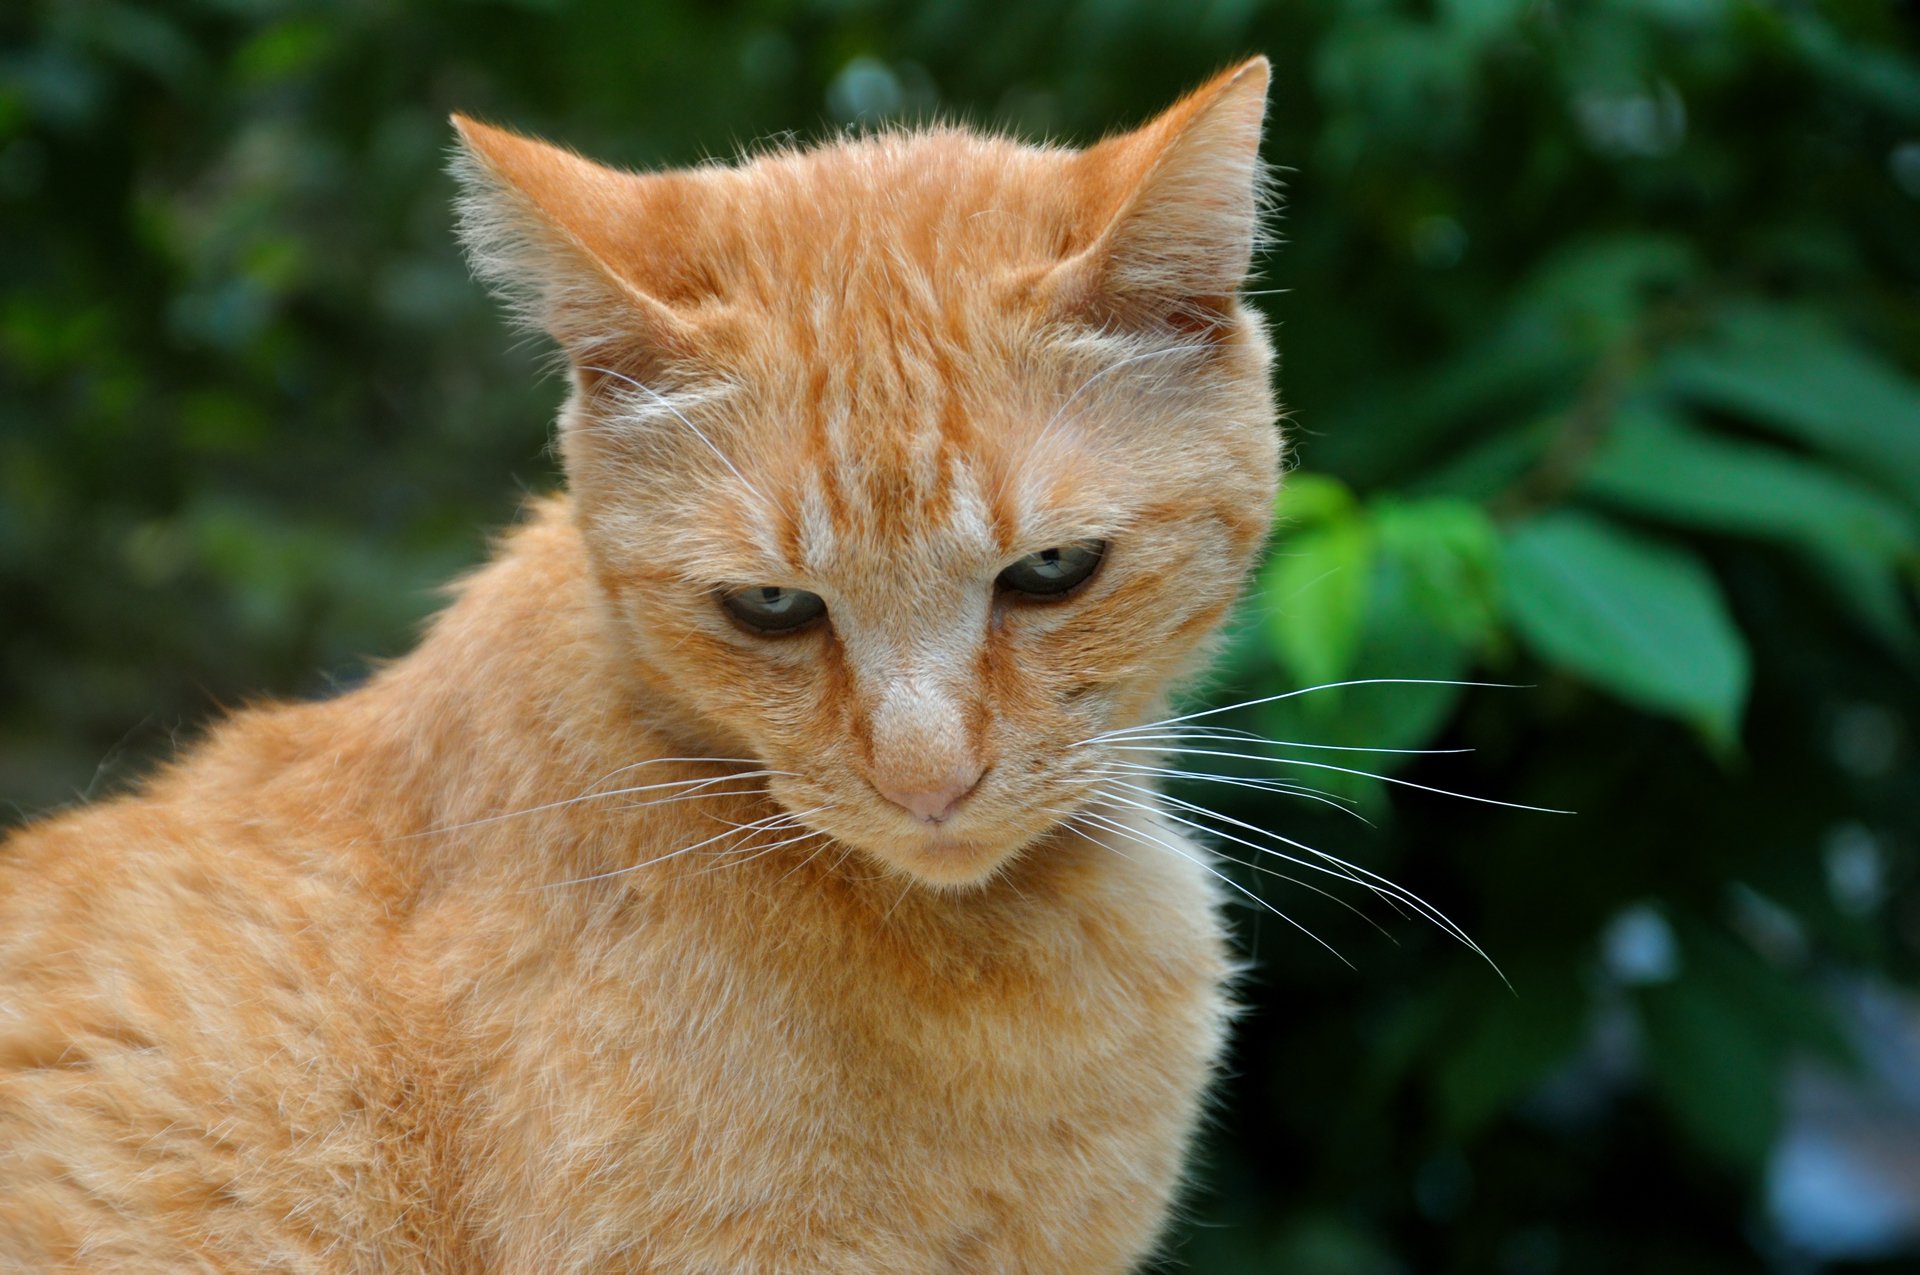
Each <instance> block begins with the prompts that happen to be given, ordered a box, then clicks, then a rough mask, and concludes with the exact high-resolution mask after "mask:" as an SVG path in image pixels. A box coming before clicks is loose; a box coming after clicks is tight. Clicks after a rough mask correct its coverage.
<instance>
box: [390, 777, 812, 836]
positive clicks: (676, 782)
mask: <svg viewBox="0 0 1920 1275" xmlns="http://www.w3.org/2000/svg"><path fill="white" fill-rule="evenodd" d="M615 773H618V772H615ZM787 773H788V772H787V771H783V770H749V771H744V772H742V771H736V772H734V773H732V774H726V775H708V776H705V777H703V778H698V779H670V780H666V781H663V782H661V783H657V784H639V785H636V786H633V787H628V788H609V789H606V790H605V791H603V792H584V793H581V794H580V795H579V796H577V797H568V798H567V799H566V800H564V801H549V802H545V803H543V804H541V805H538V806H527V807H526V808H524V809H521V810H509V811H507V812H506V813H505V814H498V815H486V816H484V817H482V818H479V819H469V820H467V821H466V822H465V823H455V824H448V825H446V826H445V827H441V828H427V829H424V830H422V831H420V832H409V833H405V834H403V835H402V836H399V837H396V838H394V840H396V841H410V840H412V839H413V838H415V837H433V836H441V835H443V834H445V833H449V832H464V831H466V830H467V829H469V828H480V827H485V826H486V825H487V824H492V823H500V822H502V821H504V820H507V819H521V818H525V817H526V816H527V815H537V814H540V813H541V812H542V811H547V810H563V809H565V808H566V807H568V806H574V805H578V804H579V803H581V802H583V801H599V800H601V799H603V798H606V797H628V796H632V795H633V794H634V793H640V792H657V791H659V790H660V789H662V788H690V789H694V790H698V789H700V788H704V787H711V786H712V785H715V784H724V783H733V782H736V781H739V780H742V779H762V778H766V777H768V776H772V775H784V774H787ZM601 782H604V781H601ZM765 791H766V790H765V789H764V788H752V789H745V790H742V791H740V792H715V793H697V795H699V796H712V797H727V796H740V795H743V794H756V793H762V792H765ZM690 795H696V794H690ZM661 800H662V801H667V800H674V799H673V798H663V799H661ZM657 804H660V803H659V802H652V801H639V802H633V803H631V804H629V805H626V806H622V807H620V808H621V809H623V810H639V809H642V808H644V807H647V806H651V805H657Z"/></svg>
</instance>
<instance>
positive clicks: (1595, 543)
mask: <svg viewBox="0 0 1920 1275" xmlns="http://www.w3.org/2000/svg"><path fill="white" fill-rule="evenodd" d="M1504 572H1505V577H1506V581H1505V584H1506V588H1505V593H1504V603H1505V609H1506V613H1507V615H1508V617H1509V618H1510V619H1511V620H1512V621H1513V624H1514V627H1515V628H1516V629H1517V630H1518V631H1519V633H1520V635H1521V637H1522V638H1524V639H1525V640H1526V642H1527V644H1528V645H1529V646H1531V647H1532V648H1533V649H1534V651H1535V652H1536V653H1537V654H1539V655H1540V656H1541V657H1542V658H1543V659H1545V660H1547V661H1548V662H1550V663H1553V664H1557V665H1560V666H1562V667H1564V668H1566V669H1569V670H1571V671H1572V672H1575V673H1578V674H1581V675H1583V676H1585V677H1587V678H1589V679H1591V680H1592V681H1594V682H1596V683H1598V684H1599V685H1601V686H1603V687H1605V688H1606V689H1607V690H1609V691H1612V692H1613V693H1615V694H1617V695H1619V696H1620V697H1621V698H1622V699H1625V700H1628V701H1629V702H1631V703H1634V704H1638V705H1640V706H1641V707H1643V708H1647V709H1651V710H1653V711H1655V712H1662V713H1671V714H1673V715H1675V716H1677V717H1680V718H1682V719H1684V720H1686V721H1688V722H1691V723H1693V724H1694V725H1696V726H1698V727H1699V728H1700V729H1701V730H1703V731H1705V732H1706V734H1707V735H1708V736H1709V737H1710V738H1711V739H1713V740H1714V741H1715V742H1716V743H1719V744H1722V745H1726V744H1730V743H1731V741H1732V740H1733V738H1734V736H1735V734H1736V732H1737V730H1738V726H1739V720H1740V713H1741V709H1742V706H1743V705H1744V703H1745V700H1746V694H1747V683H1748V661H1747V650H1746V646H1745V644H1744V643H1743V642H1742V641H1741V638H1740V634H1739V632H1738V630H1737V629H1736V628H1735V627H1734V624H1733V620H1732V618H1731V617H1730V616H1729V615H1728V614H1727V609H1726V605H1725V603H1724V602H1723V601H1722V600H1721V596H1720V590H1719V588H1718V586H1717V585H1716V584H1715V583H1714V580H1713V577H1712V575H1711V574H1709V573H1708V571H1707V569H1706V568H1705V567H1703V566H1702V565H1701V564H1700V562H1699V561H1698V560H1697V559H1695V558H1694V557H1693V556H1691V555H1690V554H1688V553H1687V552H1686V551H1684V550H1682V549H1680V548H1679V547H1677V546H1675V545H1672V544H1669V543H1665V542H1661V541H1656V540H1649V539H1645V538H1643V537H1640V536H1636V535H1632V534H1629V533H1628V532H1626V531H1623V530H1621V529H1620V528H1618V527H1616V526H1614V525H1613V524H1611V523H1608V522H1606V521H1604V520H1602V519H1599V518H1595V517H1592V516H1591V515H1588V514H1583V513H1578V512H1575V511H1572V510H1561V511H1558V512H1555V513H1549V514H1546V515H1543V516H1542V517H1539V518H1536V519H1534V520H1533V521H1531V522H1528V523H1525V524H1523V525H1522V526H1520V527H1518V528H1516V529H1515V530H1514V531H1513V532H1512V533H1511V535H1510V536H1509V538H1508V540H1507V545H1506V552H1505V564H1504Z"/></svg>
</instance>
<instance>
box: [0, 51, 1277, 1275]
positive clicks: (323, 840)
mask: <svg viewBox="0 0 1920 1275" xmlns="http://www.w3.org/2000/svg"><path fill="white" fill-rule="evenodd" d="M1266 82H1267V66H1266V63H1265V62H1264V61H1263V60H1260V59H1255V60H1254V61H1251V62H1248V63H1247V64H1245V65H1243V66H1241V67H1238V68H1236V69H1234V70H1232V71H1230V72H1228V73H1227V74H1224V75H1222V76H1220V77H1219V78H1218V79H1216V80H1214V81H1213V82H1212V83H1210V84H1208V85H1207V86H1205V87H1204V88H1202V89H1200V90H1199V91H1198V92H1197V93H1195V94H1193V95H1192V96H1190V97H1188V98H1187V99H1185V100H1184V101H1182V102H1181V103H1179V104H1178V105H1176V106H1175V107H1174V108H1173V109H1172V110H1170V111H1168V112H1167V113H1166V114H1164V115H1162V116H1161V117H1160V118H1158V119H1156V120H1154V121H1153V122H1152V123H1150V124H1149V125H1147V126H1146V127H1144V128H1142V129H1140V130H1139V131H1137V132H1134V133H1130V134H1126V135H1124V136H1119V137H1115V138H1112V139H1110V140H1108V141H1105V142H1103V143H1101V144H1099V145H1097V146H1094V147H1092V148H1091V149H1088V150H1085V151H1073V150H1067V149H1061V148H1042V147H1033V146H1026V145H1021V144H1018V143H1015V142H1012V141H1009V140H1006V139H1004V138H994V137H984V136H979V135H976V134H974V133H970V132H966V131H963V130H959V129H952V128H940V129H933V130H928V131H921V132H910V133H882V134H879V135H875V136H870V137H862V138H857V139H849V140H843V141H837V142H833V143H830V144H827V145H823V146H820V147H818V148H816V149H811V150H782V151H775V152H773V153H768V154H763V155H760V156H758V157H757V158H754V159H752V160H751V161H748V162H743V163H741V164H740V165H738V166H734V167H727V166H720V165H711V166H707V167H703V168H698V169H694V170H689V171H683V172H668V173H658V174H647V175H638V174H632V173H622V172H616V171H613V170H610V169H606V168H602V167H598V166H596V165H594V164H592V163H589V162H588V161H586V160H584V159H581V158H579V157H578V156H576V155H573V154H572V153H570V152H567V151H564V150H559V149H556V148H554V147H551V146H547V145H544V144H542V143H539V142H535V141H530V140H527V139H525V138H521V137H516V136H513V135H511V134H508V133H504V132H500V131H498V130H495V129H492V128H489V127H486V126H484V125H481V124H477V123H474V122H472V121H469V120H456V121H455V122H456V124H457V125H458V128H459V131H460V136H461V138H462V140H463V142H464V151H463V154H462V156H461V158H460V159H459V160H458V163H457V169H458V174H459V177H460V179H461V181H462V183H463V184H464V188H465V195H464V201H463V203H462V212H463V215H464V223H465V233H466V237H467V242H468V244H469V247H470V249H471V252H472V254H473V259H474V261H475V263H476V268H477V269H478V271H479V272H480V273H481V275H482V276H483V277H484V278H486V279H487V280H488V281H489V282H491V283H493V284H494V285H496V286H497V287H498V288H500V289H501V290H502V291H504V292H505V293H507V294H508V295H509V296H510V297H511V298H512V299H513V300H514V302H515V304H516V305H517V306H518V307H520V309H521V310H522V311H523V313H524V314H525V315H526V316H527V317H528V318H529V319H530V320H532V321H534V322H536V323H538V324H540V325H542V326H543V327H544V328H545V329H546V330H547V331H549V332H550V333H552V335H553V336H554V337H555V338H556V339H557V340H558V341H559V342H560V344H561V346H562V348H563V349H564V351H565V353H566V355H567V357H568V359H569V360H570V363H571V368H572V390H573V392H572V396H571V397H570V399H569V400H568V402H567V405H566V407H565V409H564V411H563V413H562V416H561V421H560V438H561V442H562V446H563V449H564V455H565V461H566V469H567V474H568V480H569V483H568V485H569V494H568V495H566V496H564V497H554V498H551V499H549V500H546V501H544V502H542V503H541V504H540V505H539V506H538V507H537V508H536V509H535V511H534V512H533V514H532V515H531V516H530V518H529V519H528V521H527V525H525V526H523V527H521V528H519V529H518V530H516V531H514V532H513V533H512V534H510V535H509V536H508V537H507V538H506V539H505V540H504V542H503V543H502V545H501V547H500V551H499V553H498V554H497V556H496V558H495V560H494V561H493V562H492V563H490V564H489V565H487V566H486V567H484V568H482V569H481V570H479V571H478V572H476V573H475V574H474V575H473V576H472V577H471V578H470V579H468V580H467V581H466V582H465V583H464V584H463V585H462V586H461V588H460V590H459V594H458V598H457V600H456V601H455V602H454V603H453V605H452V606H451V607H449V608H448V610H447V611H446V612H445V613H444V614H443V615H441V616H440V617H439V619H438V620H437V621H435V623H434V624H433V626H432V629H431V631H430V633H429V634H428V635H427V637H426V639H425V641H424V642H423V643H422V644H421V646H420V648H419V650H417V651H416V652H414V653H413V654H412V655H410V656H408V657H407V658H406V659H404V660H401V661H400V662H399V663H397V664H395V665H393V666H391V667H389V668H387V669H385V670H384V671H383V672H381V673H380V674H379V675H378V676H377V677H375V678H374V679H373V680H372V681H371V682H370V683H369V684H367V685H366V686H365V687H363V688H362V689H360V690H358V691H355V692H354V693H352V694H350V695H347V696H344V697H342V698H339V699H335V700H332V701H329V702H325V703H318V704H299V705H282V706H274V707H266V708H256V709H250V710H247V711H245V712H242V713H239V714H237V715H236V716H234V717H233V718H232V719H231V720H230V721H227V722H226V723H224V724H223V725H221V726H219V727H218V728H217V729H215V730H214V731H213V733H212V735H211V737H210V738H209V739H208V740H207V741H206V742H205V743H203V744H201V745H200V746H198V747H196V748H195V749H193V750H192V751H190V752H189V753H188V754H187V755H186V756H185V757H184V758H183V759H182V760H180V761H179V762H178V763H176V764H175V765H173V766H171V767H170V768H168V769H167V770H166V771H165V772H163V773H162V774H160V775H159V776H157V777H156V778H155V779H153V780H152V781H151V782H150V783H149V784H148V785H147V786H146V788H145V790H144V791H143V792H142V793H141V794H139V795H138V796H136V797H132V798H128V799H124V800H119V801H113V802H109V803H106V804H104V805H100V806H96V807H93V808H91V809H86V810H81V811H78V812H75V813H71V814H66V815H63V816H61V817H59V818H56V819H52V820H49V821H47V822H44V823H42V824H39V825H38V826H34V827H30V828H28V829H26V830H24V831H22V832H20V833H19V834H17V835H16V836H14V837H13V838H12V839H11V840H10V841H8V842H7V843H6V845H5V846H4V848H3V849H0V1268H4V1269H6V1270H9V1271H13V1270H42V1269H46V1270H52V1269H63V1270H65V1269H78V1270H90V1271H143V1272H144V1271H161V1270H181V1269H185V1270H236V1271H237V1270H249V1271H251V1270H279V1271H373V1270H386V1271H448V1272H451V1271H483V1270H484V1271H529V1272H532V1271H575V1270H579V1271H585V1270H630V1271H650V1272H735V1271H742V1272H808V1273H817V1272H890V1273H899V1272H922V1271H927V1272H931V1271H942V1272H987V1271H1034V1272H1078V1271H1121V1270H1125V1269H1128V1268H1130V1267H1132V1266H1134V1265H1135V1264H1137V1263H1138V1262H1139V1261H1140V1260H1142V1258H1143V1256H1144V1255H1146V1254H1148V1253H1149V1252H1150V1251H1151V1249H1152V1247H1153V1245H1154V1243H1155V1240H1156V1238H1157V1236H1158V1235H1159V1233H1160V1231H1161V1228H1162V1226H1163V1223H1164V1221H1165V1218H1166V1214H1167V1210H1168V1205H1169V1200H1170V1197H1171V1196H1172V1195H1173V1193H1174V1192H1175V1190H1176V1187H1177V1184H1178V1182H1179V1178H1180V1173H1181V1167H1182V1158H1183V1156H1184V1155H1185V1154H1186V1151H1187V1147H1188V1143H1189V1140H1190V1138H1191V1136H1192V1134H1193V1131H1194V1127H1195V1124H1196V1121H1197V1119H1198V1117H1199V1112H1200V1109H1201V1105H1202V1101H1203V1095H1204V1092H1205V1089H1206V1087H1207V1084H1208V1079H1209V1073H1210V1071H1211V1069H1212V1067H1213V1065H1214V1062H1215V1060H1216V1058H1217V1057H1218V1055H1219V1052H1220V1049H1221V1044H1222V1038H1223V1034H1224V1032H1225V1025H1226V1020H1227V1017H1228V1013H1229V1008H1228V1002H1227V999H1226V995H1225V993H1224V991H1223V983H1224V981H1225V980H1226V978H1227V977H1228V975H1229V972H1230V967H1231V964H1230V957H1229V953H1228V949H1227V945H1226V943H1225V940H1224V937H1223V932H1222V927H1221V923H1220V920H1219V918H1218V916H1217V915H1216V909H1217V900H1216V897H1215V890H1214V886H1215V882H1214V881H1213V879H1212V878H1211V877H1210V876H1209V874H1208V871H1207V869H1206V868H1205V866H1204V865H1203V863H1202V862H1201V860H1200V854H1199V852H1198V851H1197V850H1196V849H1194V848H1192V847H1191V846H1190V845H1189V844H1188V843H1186V842H1184V841H1183V840H1182V839H1181V837H1180V834H1179V833H1178V832H1177V831H1176V830H1175V829H1174V828H1173V827H1172V826H1168V825H1167V824H1166V823H1165V822H1164V821H1162V820H1160V819H1159V818H1158V817H1157V816H1156V814H1155V813H1154V812H1153V811H1152V810H1151V809H1150V808H1149V807H1147V806H1145V805H1140V806H1137V807H1132V808H1125V807H1107V808H1104V813H1101V814H1099V815H1098V816H1097V817H1094V816H1090V815H1083V813H1082V812H1084V811H1087V810H1089V809H1090V803H1093V802H1095V801H1096V800H1097V799H1096V798H1095V797H1094V796H1093V794H1092V789H1093V788H1094V787H1095V786H1096V784H1097V782H1098V780H1099V777H1100V775H1101V773H1102V770H1101V768H1102V765H1103V764H1105V763H1111V762H1112V761H1113V760H1114V759H1113V757H1112V756H1111V755H1108V754H1106V753H1105V748H1104V745H1103V744H1102V743H1101V742H1099V741H1097V740H1092V737H1094V736H1096V735H1099V734H1100V733H1101V732H1103V731H1107V730H1110V729H1113V728H1117V727H1125V726H1131V725H1135V724H1138V723H1140V722H1143V721H1146V720H1148V719H1149V718H1151V717H1153V716H1156V715H1157V714H1158V713H1159V712H1161V711H1162V707H1161V706H1162V705H1163V704H1164V695H1165V693H1166V688H1167V687H1168V685H1169V682H1170V680H1172V679H1173V678H1175V677H1176V676H1177V675H1179V674H1180V673H1182V672H1184V671H1189V670H1191V669H1192V668H1193V667H1194V666H1195V665H1196V663H1197V653H1198V652H1199V651H1200V650H1201V648H1202V647H1203V645H1204V642H1205V639H1206V638H1207V636H1208V635H1209V633H1210V632H1211V631H1212V630H1213V629H1214V628H1215V627H1216V625H1217V624H1218V623H1219V621H1220V619H1221V617H1222V616H1223V615H1224V613H1225V612H1226V610H1227V608H1228V606H1229V604H1230V602H1231V601H1232V599H1233V597H1234V595H1235V593H1236V592H1237V590H1238V588H1239V584H1240V580H1241V577H1242V575H1243V573H1244V572H1245V571H1246V569H1247V568H1248V566H1249V564H1250V563H1251V562H1252V561H1253V559H1254V557H1255V555H1256V553H1257V551H1258V549H1259V547H1260V544H1261V541H1262V538H1263V536H1264V535H1265V532H1266V528H1267V522H1268V515H1269V511H1270V509H1271V507H1272V504H1273V496H1274V490H1275V483H1276V470H1277V462H1278V454H1279V440H1278V437H1277V435H1276V431H1275V426H1274V421H1275V412H1274V405H1273V402H1272V398H1271V394H1270V391H1269V388H1268V365H1269V361H1270V355H1269V346H1268V343H1267V339H1266V336H1265V334H1264V332H1263V330H1262V327H1261V324H1260V321H1259V319H1258V318H1257V317H1256V316H1255V314H1254V313H1253V312H1252V311H1251V310H1250V309H1248V308H1247V307H1245V306H1244V305H1243V304H1242V303H1241V301H1240V300H1239V299H1238V296H1237V290H1238V288H1239V286H1240V284H1241V282H1242V280H1243V277H1244V276H1245V274H1246V272H1247V269H1248V264H1249V259H1250V256H1251V253H1252V250H1253V244H1254V238H1255V232H1256V196H1257V185H1258V158H1257V151H1258V144H1259V132H1260V119H1261V114H1262V110H1263V103H1264V95H1265V88H1266ZM1090 741H1091V742H1090ZM1108 773H1111V772H1108ZM1160 846H1164V847H1165V852H1162V851H1160V850H1159V849H1158V848H1157V847H1160Z"/></svg>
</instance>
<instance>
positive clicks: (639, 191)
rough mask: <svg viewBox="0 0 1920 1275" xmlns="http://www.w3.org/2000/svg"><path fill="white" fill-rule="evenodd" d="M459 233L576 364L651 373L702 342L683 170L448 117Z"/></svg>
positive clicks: (499, 289)
mask: <svg viewBox="0 0 1920 1275" xmlns="http://www.w3.org/2000/svg"><path fill="white" fill-rule="evenodd" d="M453 126H454V128H455V129H456V130H457V131H458V132H459V135H460V150H459V151H458V152H457V153H456V154H455V156H454V159H453V165H452V168H453V174H454V176H455V178H456V179H457V180H458V181H459V183H460V188H461V193H460V202H459V213H460V237H461V241H462V242H463V243H464V244H465V245H466V249H467V256H468V259H469V260H470V261H471V262H472V265H473V270H474V273H475V274H476V275H477V276H479V278H480V279H481V280H482V281H483V282H485V283H486V284H487V285H488V286H489V287H490V288H492V289H493V290H494V292H495V293H497V294H498V295H500V296H502V297H503V298H505V299H506V300H507V302H508V304H509V305H511V306H512V307H513V309H514V311H515V313H516V315H517V316H518V317H519V318H521V319H522V320H523V321H525V322H527V323H529V324H531V325H533V326H536V327H540V328H544V329H545V330H546V331H547V332H549V333H551V334H552V335H553V337H554V339H555V340H557V341H559V342H560V344H561V346H562V347H564V348H565V350H566V351H567V354H568V357H569V358H571V359H572V360H573V362H574V365H575V366H576V367H579V368H581V369H583V371H584V370H588V369H592V368H609V369H612V370H614V371H616V372H619V373H621V374H623V375H632V376H637V377H640V378H641V379H643V380H644V379H651V376H652V374H653V373H655V372H657V370H658V369H659V367H660V366H661V365H662V364H664V363H672V362H676V361H679V360H683V359H687V358H691V357H693V356H694V354H695V353H696V352H697V350H698V348H699V346H700V343H701V342H700V328H699V324H698V322H697V321H696V316H697V314H698V311H699V308H700V306H699V302H700V300H701V299H702V298H701V296H700V293H701V291H702V289H701V287H700V280H699V278H698V277H697V276H698V272H697V270H695V269H694V268H693V267H692V266H691V264H690V263H689V262H688V261H687V260H686V259H685V256H684V253H683V252H682V251H681V250H680V247H679V246H680V245H684V244H686V243H687V242H689V241H690V239H691V237H692V236H690V235H689V234H688V233H687V232H688V230H689V229H690V227H689V226H688V225H687V224H686V223H687V222H688V221H689V220H690V219H691V218H692V217H694V216H695V213H694V210H693V209H692V208H691V207H690V205H691V203H692V201H693V193H692V192H691V191H690V190H689V189H688V187H687V181H688V179H687V178H685V177H684V176H682V175H679V174H657V175H655V174H639V173H627V172H621V171H619V170H617V169H612V168H607V167H604V166H603V165H600V164H596V163H594V162H593V161H591V160H588V159H584V158H582V157H581V156H579V155H576V154H575V153H573V152H572V151H570V150H565V149H563V148H561V147H558V146H553V145H549V144H548V143H546V142H541V141H536V140H534V139H533V138H528V137H521V136H519V135H517V134H514V133H509V132H506V131H505V130H503V129H498V128H493V127H491V126H489V125H486V124H482V123H480V122H478V121H477V120H472V119H468V118H466V117H465V116H462V115H455V116H454V117H453Z"/></svg>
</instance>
